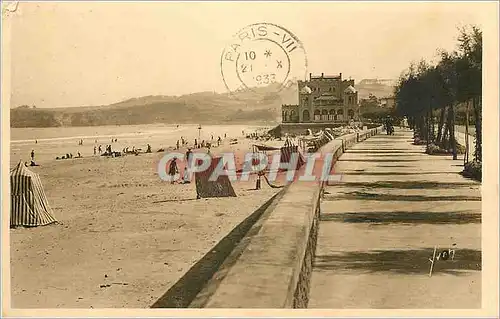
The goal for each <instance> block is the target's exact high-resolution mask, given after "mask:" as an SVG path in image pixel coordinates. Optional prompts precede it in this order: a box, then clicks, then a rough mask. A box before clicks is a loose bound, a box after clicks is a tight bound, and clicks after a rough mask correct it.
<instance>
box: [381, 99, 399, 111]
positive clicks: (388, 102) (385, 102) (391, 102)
mask: <svg viewBox="0 0 500 319" xmlns="http://www.w3.org/2000/svg"><path fill="white" fill-rule="evenodd" d="M379 101H380V107H383V108H387V109H393V108H395V107H396V98H395V97H394V96H388V97H383V98H381V99H379Z"/></svg>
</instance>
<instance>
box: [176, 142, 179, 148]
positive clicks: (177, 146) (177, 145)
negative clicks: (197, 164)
mask: <svg viewBox="0 0 500 319" xmlns="http://www.w3.org/2000/svg"><path fill="white" fill-rule="evenodd" d="M176 149H177V150H178V149H179V140H177V144H176Z"/></svg>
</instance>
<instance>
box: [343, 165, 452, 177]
mask: <svg viewBox="0 0 500 319" xmlns="http://www.w3.org/2000/svg"><path fill="white" fill-rule="evenodd" d="M392 167H394V166H392ZM338 173H340V174H343V175H387V176H391V175H436V174H459V173H458V172H419V171H414V172H371V171H366V172H362V171H343V172H338Z"/></svg>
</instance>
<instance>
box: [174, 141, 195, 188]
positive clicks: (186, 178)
mask: <svg viewBox="0 0 500 319" xmlns="http://www.w3.org/2000/svg"><path fill="white" fill-rule="evenodd" d="M192 154H193V152H192V151H191V148H188V149H187V151H186V160H187V163H186V167H185V168H184V176H183V178H182V179H183V181H184V183H191V180H190V176H189V175H190V174H189V167H190V165H191V161H192V158H193V157H192ZM178 173H179V167H178V166H177V158H175V157H174V159H172V161H171V162H170V165H169V167H168V175H170V176H171V178H172V180H171V181H170V183H171V184H174V183H175V180H174V176H175V175H177V174H178Z"/></svg>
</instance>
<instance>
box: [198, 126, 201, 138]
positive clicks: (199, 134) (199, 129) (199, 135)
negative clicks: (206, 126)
mask: <svg viewBox="0 0 500 319" xmlns="http://www.w3.org/2000/svg"><path fill="white" fill-rule="evenodd" d="M198 140H201V125H198Z"/></svg>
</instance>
